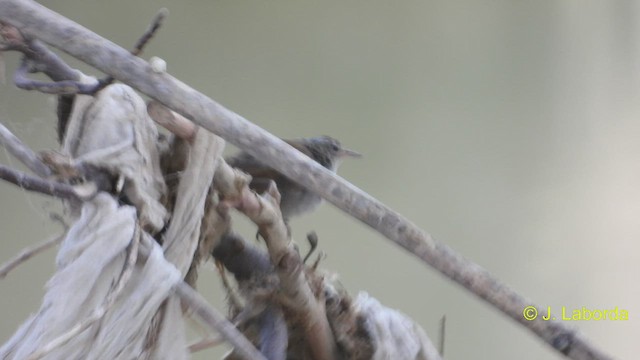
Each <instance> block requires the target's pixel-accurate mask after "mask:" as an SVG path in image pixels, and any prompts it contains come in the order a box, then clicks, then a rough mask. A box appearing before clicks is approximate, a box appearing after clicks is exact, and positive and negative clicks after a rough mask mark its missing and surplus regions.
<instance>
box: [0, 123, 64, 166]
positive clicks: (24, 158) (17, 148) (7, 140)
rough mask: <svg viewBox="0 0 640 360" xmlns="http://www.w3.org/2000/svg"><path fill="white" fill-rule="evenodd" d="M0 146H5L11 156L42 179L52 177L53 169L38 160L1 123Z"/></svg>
mask: <svg viewBox="0 0 640 360" xmlns="http://www.w3.org/2000/svg"><path fill="white" fill-rule="evenodd" d="M0 145H2V146H4V147H5V148H6V149H7V151H9V153H10V154H11V155H13V156H15V157H16V159H18V160H20V162H22V163H23V164H24V165H26V166H27V167H28V168H29V170H31V171H33V172H34V173H35V174H36V175H38V176H41V177H48V176H49V175H51V169H49V167H47V165H45V164H44V163H43V162H42V161H41V160H40V158H38V155H36V153H35V152H33V150H31V149H30V148H29V147H28V146H27V145H25V144H24V143H23V142H22V141H21V140H20V139H18V138H17V137H16V136H15V135H13V133H11V131H9V129H7V128H6V127H5V126H4V125H3V124H2V123H0Z"/></svg>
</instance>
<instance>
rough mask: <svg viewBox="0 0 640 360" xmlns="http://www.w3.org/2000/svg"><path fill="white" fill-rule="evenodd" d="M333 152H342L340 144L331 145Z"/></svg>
mask: <svg viewBox="0 0 640 360" xmlns="http://www.w3.org/2000/svg"><path fill="white" fill-rule="evenodd" d="M331 150H333V151H336V152H337V151H339V150H340V146H339V145H338V144H331Z"/></svg>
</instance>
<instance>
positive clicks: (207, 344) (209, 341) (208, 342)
mask: <svg viewBox="0 0 640 360" xmlns="http://www.w3.org/2000/svg"><path fill="white" fill-rule="evenodd" d="M222 343H224V339H223V338H222V337H221V336H215V337H209V338H206V339H202V340H199V341H197V342H195V343H193V344H191V345H189V352H190V353H192V354H193V353H196V352H198V351H202V350H206V349H208V348H211V347H214V346H218V345H220V344H222Z"/></svg>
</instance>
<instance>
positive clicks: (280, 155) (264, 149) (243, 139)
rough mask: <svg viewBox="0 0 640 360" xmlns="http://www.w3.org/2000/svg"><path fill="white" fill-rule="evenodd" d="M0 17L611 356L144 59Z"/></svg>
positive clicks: (540, 328)
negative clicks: (544, 316)
mask: <svg viewBox="0 0 640 360" xmlns="http://www.w3.org/2000/svg"><path fill="white" fill-rule="evenodd" d="M0 20H2V21H4V22H7V23H10V24H12V25H13V26H15V27H17V28H19V29H20V30H21V31H22V32H23V33H25V34H28V35H30V36H33V37H35V38H38V39H41V40H43V41H45V42H47V43H49V44H51V45H53V46H55V47H58V48H60V49H62V50H63V51H65V52H67V53H69V54H71V55H72V56H74V57H76V58H78V59H80V60H82V61H84V62H86V63H88V64H90V65H92V66H94V67H96V68H98V69H100V70H101V71H103V72H105V73H107V74H109V75H112V76H114V77H115V78H116V79H118V80H120V81H122V82H124V83H126V84H129V85H131V86H132V87H134V88H136V89H138V90H139V91H141V92H142V93H144V94H146V95H148V96H150V97H152V98H154V99H156V100H158V101H159V102H161V103H163V104H165V105H167V106H168V107H169V108H171V109H173V110H175V111H177V112H178V113H181V114H182V115H184V116H186V117H187V118H189V119H191V120H193V121H194V122H195V123H196V124H198V125H200V126H202V127H204V128H206V129H207V130H209V131H211V132H213V133H215V134H217V135H219V136H221V137H222V138H224V139H226V140H228V141H229V142H231V143H233V144H234V145H236V146H238V147H239V148H241V149H243V150H246V151H247V152H248V153H250V154H251V155H254V156H255V157H256V158H257V159H259V160H260V161H263V162H264V163H266V164H268V165H269V166H271V167H273V168H274V169H276V170H278V171H280V172H281V173H283V174H285V175H286V176H288V177H289V178H291V179H293V180H294V181H296V182H298V183H300V184H303V185H304V186H306V187H307V188H309V189H310V190H312V191H314V192H315V193H317V194H319V195H320V196H322V197H323V198H325V199H327V200H328V201H329V202H331V203H332V204H334V205H335V206H337V207H338V208H340V209H342V210H344V211H345V212H347V213H349V214H351V215H352V216H354V217H356V218H357V219H359V220H361V221H362V222H364V223H365V224H367V225H369V226H371V227H372V228H374V229H376V230H377V231H378V232H380V233H381V234H383V235H384V236H386V237H387V238H388V239H390V240H392V241H393V242H395V243H396V244H398V245H399V246H401V247H402V248H404V249H406V250H407V251H409V252H411V253H412V254H414V255H415V256H417V257H418V258H419V259H421V260H422V261H423V262H425V263H426V264H429V265H430V266H432V267H434V268H435V269H437V270H438V271H440V272H441V273H442V274H444V275H445V276H447V277H448V278H450V279H452V280H454V281H455V282H457V283H458V284H460V285H462V286H463V287H465V288H466V289H468V290H469V291H471V292H472V293H474V294H475V295H476V296H478V297H480V298H481V299H483V300H485V301H487V302H488V303H490V304H491V305H492V306H494V307H495V308H497V309H499V310H500V311H502V312H503V313H505V314H506V315H508V316H509V317H510V318H511V319H513V320H514V321H516V322H518V323H519V324H521V325H523V326H525V327H526V328H528V329H529V330H531V331H532V332H534V333H535V334H537V335H538V336H540V337H541V338H542V339H544V341H545V342H547V343H548V344H549V345H551V346H552V347H553V348H555V349H556V350H558V351H559V352H561V353H562V354H565V355H567V356H568V357H570V358H573V359H609V358H610V357H609V356H608V355H606V354H604V353H603V352H602V351H600V350H599V349H597V348H595V347H594V346H593V345H592V344H591V343H590V342H589V341H587V340H585V339H584V338H582V337H581V336H579V335H578V334H576V332H575V331H574V330H573V329H571V328H569V327H567V326H566V325H565V324H563V323H561V322H559V321H543V320H541V319H539V320H535V321H527V320H525V319H524V317H523V315H522V311H523V309H524V308H525V307H526V306H529V305H532V303H531V302H530V301H528V300H527V299H526V298H524V297H522V296H521V295H519V294H518V293H516V292H515V291H513V290H512V289H511V288H509V287H508V286H507V285H506V284H503V283H502V282H500V281H498V280H497V279H496V278H494V277H493V276H492V275H491V274H490V273H489V272H488V271H487V270H485V269H483V268H482V267H480V266H479V265H477V264H475V263H473V262H471V261H469V260H467V259H465V258H464V257H462V256H461V255H460V254H458V253H456V252H454V251H453V250H452V249H451V248H449V247H448V246H446V245H444V244H442V243H440V242H438V241H436V240H435V239H433V238H432V237H431V235H429V234H428V233H427V232H425V231H424V230H422V229H421V228H419V227H418V226H416V225H415V224H413V223H412V222H410V221H409V220H408V219H406V218H405V217H403V216H402V215H400V214H398V213H397V212H395V211H393V210H392V209H390V208H389V207H388V206H386V205H384V204H383V203H381V202H380V201H378V200H376V199H375V198H373V197H372V196H370V195H369V194H367V193H365V192H364V191H362V190H360V189H359V188H357V187H356V186H354V185H352V184H350V183H349V182H347V181H345V180H344V179H342V178H341V177H339V176H338V175H336V174H334V173H332V172H330V171H328V170H327V169H325V168H324V167H322V166H320V165H319V164H317V163H315V162H313V161H311V160H310V159H309V158H307V157H306V156H304V155H302V154H301V153H299V152H297V151H294V149H293V148H292V147H291V146H290V145H288V144H286V143H285V142H283V141H282V140H280V139H279V138H277V137H276V136H274V135H272V134H269V133H268V132H266V131H265V130H263V129H262V128H260V127H258V126H256V125H254V124H252V123H250V122H249V121H247V120H246V119H244V118H242V117H241V116H239V115H237V114H235V113H233V112H232V111H230V110H228V109H226V108H224V107H223V106H222V105H220V104H218V103H216V102H215V101H213V100H211V99H210V98H208V97H206V96H205V95H203V94H202V93H199V92H197V91H196V90H194V89H192V88H190V87H189V86H187V85H186V84H184V83H182V82H180V81H179V80H177V79H175V78H173V77H171V76H170V75H168V74H166V73H158V72H154V71H153V69H152V68H151V66H150V65H149V64H148V63H147V62H146V61H144V60H142V59H140V58H137V57H134V56H132V55H131V54H130V53H129V52H128V51H127V50H125V49H123V48H121V47H119V46H117V45H115V44H114V43H112V42H110V41H108V40H106V39H104V38H102V37H100V36H99V35H97V34H95V33H93V32H91V31H89V30H87V29H86V28H84V27H82V26H80V25H78V24H76V23H74V22H72V21H70V20H68V19H66V18H64V17H63V16H60V15H58V14H56V13H54V12H52V11H51V10H49V9H47V8H45V7H43V6H41V5H39V4H37V3H35V2H33V1H29V0H0Z"/></svg>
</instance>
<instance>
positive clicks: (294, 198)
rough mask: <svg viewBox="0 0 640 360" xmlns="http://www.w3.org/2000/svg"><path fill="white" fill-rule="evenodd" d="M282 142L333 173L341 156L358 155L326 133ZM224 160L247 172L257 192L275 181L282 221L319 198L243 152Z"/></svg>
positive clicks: (314, 204) (310, 207)
mask: <svg viewBox="0 0 640 360" xmlns="http://www.w3.org/2000/svg"><path fill="white" fill-rule="evenodd" d="M284 141H285V142H287V143H288V144H289V145H291V146H293V147H294V148H296V149H297V150H298V151H300V152H301V153H303V154H305V155H307V156H308V157H310V158H311V159H313V160H315V161H316V162H317V163H319V164H320V165H322V166H324V167H326V168H327V169H329V170H331V171H333V172H335V171H336V170H337V169H338V166H339V165H340V163H341V161H342V159H344V158H345V157H360V156H362V155H360V154H359V153H357V152H355V151H353V150H349V149H345V148H343V147H342V145H340V142H339V141H338V140H336V139H334V138H332V137H329V136H317V137H312V138H303V139H294V140H284ZM227 163H228V164H229V165H231V166H233V167H235V168H238V169H240V170H242V171H244V172H246V173H247V174H249V175H251V177H252V178H253V179H252V180H251V184H250V185H249V186H250V187H251V189H253V190H254V191H256V192H258V193H260V192H263V191H265V190H266V188H267V186H268V184H269V181H270V180H273V181H275V183H276V185H277V187H278V191H280V197H281V198H280V210H281V211H282V217H283V218H284V219H285V220H288V219H290V218H292V217H294V216H299V215H302V214H305V213H308V212H310V211H313V210H314V209H315V208H316V207H318V205H320V202H321V201H322V198H321V197H320V196H318V195H316V194H314V193H313V192H311V191H310V190H307V189H306V188H304V187H303V186H301V185H298V184H297V183H295V182H294V181H293V180H291V179H289V178H287V177H286V176H284V175H282V174H281V173H279V172H278V171H276V170H274V169H272V168H270V167H269V166H267V165H265V164H263V163H262V162H261V161H259V160H258V159H256V158H255V157H253V156H251V155H249V154H248V153H246V152H241V153H239V154H237V155H235V156H233V157H231V158H229V159H227Z"/></svg>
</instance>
